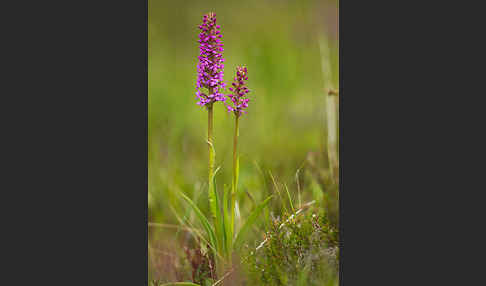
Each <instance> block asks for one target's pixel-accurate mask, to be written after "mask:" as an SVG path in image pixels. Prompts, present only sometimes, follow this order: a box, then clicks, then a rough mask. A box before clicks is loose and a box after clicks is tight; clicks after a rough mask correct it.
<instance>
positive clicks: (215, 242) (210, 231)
mask: <svg viewBox="0 0 486 286" xmlns="http://www.w3.org/2000/svg"><path fill="white" fill-rule="evenodd" d="M180 195H181V196H182V198H184V200H186V202H188V203H189V205H190V206H191V207H192V209H193V210H194V212H195V213H196V217H197V218H198V219H199V221H200V222H201V224H202V226H203V227H204V229H205V230H206V233H207V234H208V237H209V242H210V243H211V245H212V247H213V248H214V249H218V248H217V245H218V240H217V237H216V236H215V234H214V230H213V229H212V228H211V225H210V224H209V221H208V219H207V218H206V217H205V216H204V214H203V213H202V212H201V210H200V209H199V208H198V207H197V206H196V204H194V202H193V201H192V200H191V199H190V198H188V197H187V196H186V195H185V194H184V193H182V192H181V193H180Z"/></svg>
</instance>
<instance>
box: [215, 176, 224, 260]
mask: <svg viewBox="0 0 486 286" xmlns="http://www.w3.org/2000/svg"><path fill="white" fill-rule="evenodd" d="M219 169H220V167H218V168H217V169H216V171H215V172H214V174H213V178H212V188H213V190H214V192H213V195H214V201H215V202H216V204H215V206H214V214H215V217H214V230H215V234H216V237H217V238H218V242H219V244H218V251H220V252H222V251H224V247H225V245H226V240H225V235H224V223H223V215H222V214H221V198H220V196H219V194H218V190H217V188H216V174H217V173H218V171H219Z"/></svg>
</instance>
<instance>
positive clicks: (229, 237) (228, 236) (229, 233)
mask: <svg viewBox="0 0 486 286" xmlns="http://www.w3.org/2000/svg"><path fill="white" fill-rule="evenodd" d="M229 192H230V189H229V188H228V186H227V185H225V187H224V195H223V224H224V235H225V241H226V244H225V245H226V253H227V254H228V255H230V253H231V244H232V243H233V230H232V229H231V227H230V219H231V214H230V213H229V211H228V198H229V196H228V195H229Z"/></svg>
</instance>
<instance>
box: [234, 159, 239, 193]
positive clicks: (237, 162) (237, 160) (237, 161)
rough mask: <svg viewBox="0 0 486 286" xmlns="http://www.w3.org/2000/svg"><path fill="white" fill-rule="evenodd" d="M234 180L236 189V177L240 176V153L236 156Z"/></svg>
mask: <svg viewBox="0 0 486 286" xmlns="http://www.w3.org/2000/svg"><path fill="white" fill-rule="evenodd" d="M235 171H236V182H235V189H238V178H239V177H240V155H238V156H236V170H235Z"/></svg>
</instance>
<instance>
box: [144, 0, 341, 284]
mask: <svg viewBox="0 0 486 286" xmlns="http://www.w3.org/2000/svg"><path fill="white" fill-rule="evenodd" d="M148 3H149V7H148V8H149V9H148V16H149V23H148V39H149V40H148V128H149V130H148V196H149V197H148V204H149V206H148V207H149V210H148V220H149V229H148V232H149V261H148V262H149V273H148V275H149V280H150V281H151V283H152V284H151V285H163V284H166V283H170V282H187V283H189V282H190V283H194V284H196V285H214V284H216V285H338V278H337V277H338V266H337V265H338V264H339V247H338V241H339V233H338V230H339V210H338V204H339V203H338V202H339V199H338V197H339V196H338V181H339V178H338V174H336V171H335V170H337V169H333V167H336V162H333V161H332V158H335V156H337V153H336V152H337V149H336V148H333V146H331V143H329V142H337V141H336V140H337V139H336V134H331V133H332V132H333V131H335V129H333V128H332V127H330V124H332V123H333V122H335V121H333V120H336V119H335V118H336V116H337V112H335V110H336V106H334V105H332V104H333V103H336V102H337V101H336V100H333V99H330V98H337V96H336V95H328V94H329V90H330V89H331V90H335V91H337V90H339V46H338V24H337V23H338V8H337V6H338V2H337V1H309V0H303V1H284V0H272V1H270V0H266V1H255V0H248V1H194V0H191V1H161V0H149V1H148ZM211 11H212V12H214V13H216V15H217V23H218V24H219V25H221V31H222V34H223V38H222V41H223V43H224V52H223V57H224V58H225V62H224V64H225V68H224V80H225V82H226V83H227V85H228V86H230V84H231V82H232V80H233V78H234V77H235V71H236V67H237V66H238V65H245V66H246V67H247V68H248V78H249V79H248V81H247V86H248V88H249V89H250V91H251V92H250V93H248V98H250V99H251V101H250V102H249V107H248V108H247V111H248V114H245V115H242V116H241V117H240V118H239V137H238V153H239V176H238V189H237V193H236V210H235V213H234V214H235V235H236V232H237V231H239V230H241V229H242V228H245V229H246V231H245V233H244V235H242V236H241V247H239V248H234V249H233V248H232V247H230V246H228V247H226V245H225V246H224V247H223V248H222V249H225V250H224V251H223V252H224V253H225V254H226V255H227V256H228V258H227V259H226V260H225V261H231V262H230V263H229V264H227V265H226V264H225V266H224V267H223V266H221V265H222V264H220V263H219V262H218V255H219V254H218V253H219V252H218V251H216V249H212V248H211V245H210V244H211V243H210V241H209V240H210V237H209V235H208V233H207V231H206V229H205V226H204V225H203V223H202V222H201V217H200V215H199V214H198V213H197V210H199V211H200V212H201V214H202V215H203V216H205V217H207V218H208V222H209V224H210V227H214V228H215V235H221V236H222V235H223V233H218V232H217V231H216V228H217V227H216V226H214V223H213V220H212V219H209V218H210V217H211V210H210V204H209V202H208V201H209V186H208V144H207V141H206V140H207V128H208V122H207V121H208V112H207V110H206V108H204V107H201V106H198V105H197V104H196V102H197V100H196V95H195V92H196V79H197V70H196V65H197V63H198V59H197V56H198V55H199V43H198V42H197V40H198V34H199V29H198V26H199V25H200V24H201V22H202V17H203V15H204V14H207V13H208V12H211ZM225 93H229V91H228V90H225ZM333 118H334V119H333ZM336 126H337V123H336ZM234 128H235V127H234V115H233V114H232V113H228V111H227V110H226V108H225V106H224V104H222V103H221V102H218V103H215V104H214V131H213V132H214V150H215V163H214V166H215V168H219V169H218V172H217V173H216V175H215V178H214V182H215V184H214V187H215V192H216V193H217V196H218V198H219V201H222V200H223V198H224V196H225V192H226V191H227V190H229V189H231V185H232V176H233V173H232V172H233V134H234ZM329 131H331V133H330V132H329ZM333 140H334V141H333ZM333 156H334V157H333ZM185 197H186V198H187V199H189V200H187V199H185ZM269 197H271V198H270V199H269V200H268V203H267V204H265V205H264V206H262V205H261V203H262V202H263V201H264V200H265V199H267V198H269ZM189 201H190V202H189ZM191 203H193V204H194V206H191ZM259 206H261V211H260V212H258V213H255V210H256V209H257V208H258V207H259ZM196 208H197V210H196ZM221 211H223V207H221ZM221 215H224V214H221ZM249 220H251V224H245V223H246V222H247V221H249ZM282 224H283V226H282ZM216 239H217V240H218V239H219V238H216ZM225 239H228V238H227V237H226V238H225ZM234 239H235V238H234V237H233V238H230V239H229V241H230V243H231V241H234ZM219 241H223V238H221V239H219ZM264 241H265V242H264ZM228 245H229V244H228ZM257 248H258V249H257ZM230 249H231V250H230ZM216 252H218V253H216ZM168 285H170V284H168ZM175 285H177V284H175ZM180 285H184V284H180ZM185 285H193V284H185Z"/></svg>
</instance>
